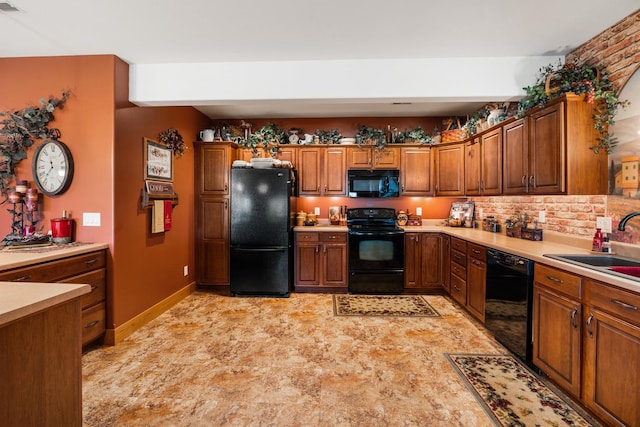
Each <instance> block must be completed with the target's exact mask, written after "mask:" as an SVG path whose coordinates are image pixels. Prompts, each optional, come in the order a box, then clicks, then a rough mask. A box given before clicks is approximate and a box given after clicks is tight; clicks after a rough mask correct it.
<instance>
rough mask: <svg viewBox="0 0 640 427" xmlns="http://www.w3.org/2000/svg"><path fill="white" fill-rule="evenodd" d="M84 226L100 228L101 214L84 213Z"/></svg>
mask: <svg viewBox="0 0 640 427" xmlns="http://www.w3.org/2000/svg"><path fill="white" fill-rule="evenodd" d="M82 225H84V226H86V227H100V212H83V213H82Z"/></svg>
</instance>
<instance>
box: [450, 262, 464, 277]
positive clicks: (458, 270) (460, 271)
mask: <svg viewBox="0 0 640 427" xmlns="http://www.w3.org/2000/svg"><path fill="white" fill-rule="evenodd" d="M451 273H452V274H455V275H456V276H458V277H459V278H460V279H462V280H464V281H466V280H467V267H466V266H464V265H462V264H458V263H457V262H452V263H451Z"/></svg>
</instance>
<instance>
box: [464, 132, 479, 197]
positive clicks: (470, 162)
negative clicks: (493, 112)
mask: <svg viewBox="0 0 640 427" xmlns="http://www.w3.org/2000/svg"><path fill="white" fill-rule="evenodd" d="M481 155H482V153H481V150H480V140H479V139H478V138H476V139H474V140H473V141H472V142H469V143H467V144H465V146H464V162H465V165H464V182H465V184H464V192H465V194H466V195H467V196H473V195H478V194H480V193H481V184H482V183H481V179H482V174H481V164H482V157H481Z"/></svg>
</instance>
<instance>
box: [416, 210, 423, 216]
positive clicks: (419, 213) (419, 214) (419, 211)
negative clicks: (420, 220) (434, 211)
mask: <svg viewBox="0 0 640 427" xmlns="http://www.w3.org/2000/svg"><path fill="white" fill-rule="evenodd" d="M416 215H418V216H422V208H416Z"/></svg>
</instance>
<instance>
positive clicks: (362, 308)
mask: <svg viewBox="0 0 640 427" xmlns="http://www.w3.org/2000/svg"><path fill="white" fill-rule="evenodd" d="M333 313H334V314H335V315H336V316H405V317H440V314H439V313H438V312H437V311H436V309H435V308H433V307H432V306H431V304H429V303H428V302H427V300H426V299H425V298H424V297H422V296H420V295H333Z"/></svg>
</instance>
